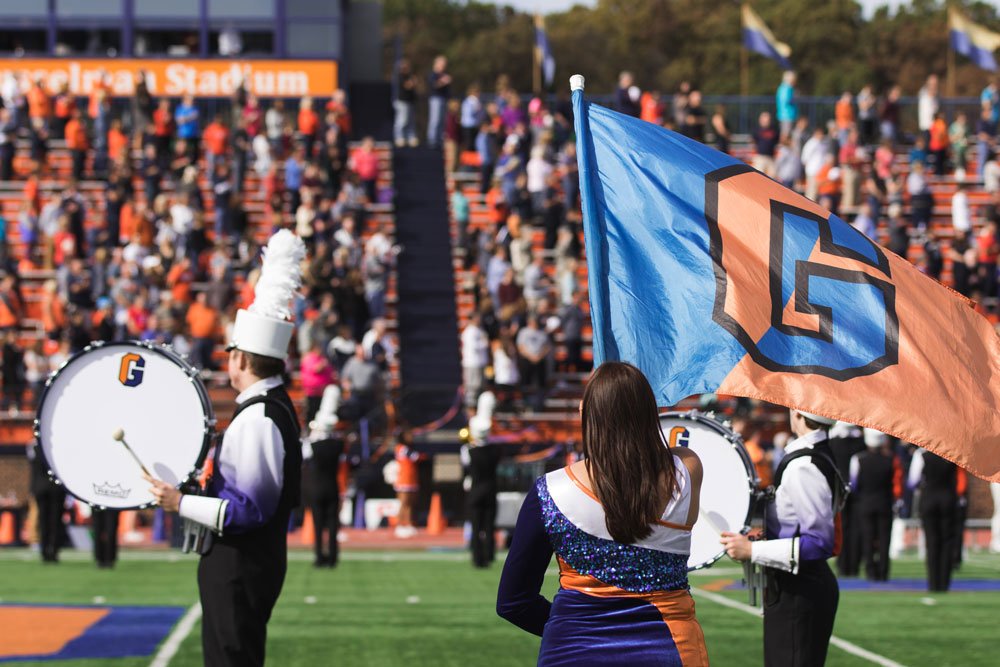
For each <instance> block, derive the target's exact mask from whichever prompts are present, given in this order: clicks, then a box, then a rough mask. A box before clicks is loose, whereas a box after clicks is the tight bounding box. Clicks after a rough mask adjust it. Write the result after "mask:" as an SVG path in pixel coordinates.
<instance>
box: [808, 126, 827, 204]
mask: <svg viewBox="0 0 1000 667" xmlns="http://www.w3.org/2000/svg"><path fill="white" fill-rule="evenodd" d="M826 151H827V149H826V135H825V133H824V132H823V128H822V127H817V128H816V129H815V130H813V134H812V136H811V137H809V139H808V140H806V143H805V145H804V146H802V165H803V167H804V168H805V172H806V197H808V198H809V199H813V200H815V199H816V194H817V193H818V191H819V183H817V182H816V174H818V173H819V170H820V169H822V168H823V163H824V162H826Z"/></svg>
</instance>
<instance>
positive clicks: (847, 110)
mask: <svg viewBox="0 0 1000 667" xmlns="http://www.w3.org/2000/svg"><path fill="white" fill-rule="evenodd" d="M833 116H834V120H835V121H836V123H837V135H838V138H839V139H840V143H844V141H845V140H846V139H847V131H848V130H849V129H851V126H852V125H854V106H853V103H852V98H851V94H850V93H849V92H847V91H844V92H843V94H841V96H840V99H839V100H837V104H836V106H834V108H833Z"/></svg>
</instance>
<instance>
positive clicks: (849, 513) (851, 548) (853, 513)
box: [837, 496, 862, 577]
mask: <svg viewBox="0 0 1000 667" xmlns="http://www.w3.org/2000/svg"><path fill="white" fill-rule="evenodd" d="M840 517H841V521H842V532H843V536H844V543H843V544H842V545H841V548H840V553H839V554H837V573H838V574H839V575H840V576H842V577H856V576H858V570H859V569H860V565H861V552H862V549H861V524H860V521H859V516H858V510H857V499H856V498H854V497H853V496H848V497H847V501H846V502H845V503H844V511H843V512H841V513H840Z"/></svg>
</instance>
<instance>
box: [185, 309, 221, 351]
mask: <svg viewBox="0 0 1000 667" xmlns="http://www.w3.org/2000/svg"><path fill="white" fill-rule="evenodd" d="M186 319H187V324H188V329H189V330H190V333H191V338H193V339H194V341H193V345H192V350H191V357H192V361H193V362H194V365H195V366H196V367H197V368H198V369H199V370H203V371H204V370H208V371H212V370H215V362H214V361H213V360H212V351H213V350H214V349H215V333H216V330H217V329H218V328H219V314H218V313H217V312H216V311H215V309H214V308H212V307H211V306H209V305H208V293H207V292H205V291H201V292H198V294H197V295H196V296H195V301H194V303H192V304H191V306H190V307H189V308H188V312H187V318H186Z"/></svg>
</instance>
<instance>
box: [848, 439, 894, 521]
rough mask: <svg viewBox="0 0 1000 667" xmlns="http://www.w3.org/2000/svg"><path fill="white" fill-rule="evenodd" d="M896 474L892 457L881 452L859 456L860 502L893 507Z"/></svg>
mask: <svg viewBox="0 0 1000 667" xmlns="http://www.w3.org/2000/svg"><path fill="white" fill-rule="evenodd" d="M894 472H895V470H894V468H893V465H892V457H889V456H886V455H885V454H883V453H881V452H873V451H867V452H861V453H860V454H858V478H857V491H856V495H857V498H858V501H859V502H862V503H865V504H871V505H875V504H880V505H882V506H885V507H887V508H891V507H892V500H893V495H892V476H893V473H894Z"/></svg>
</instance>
